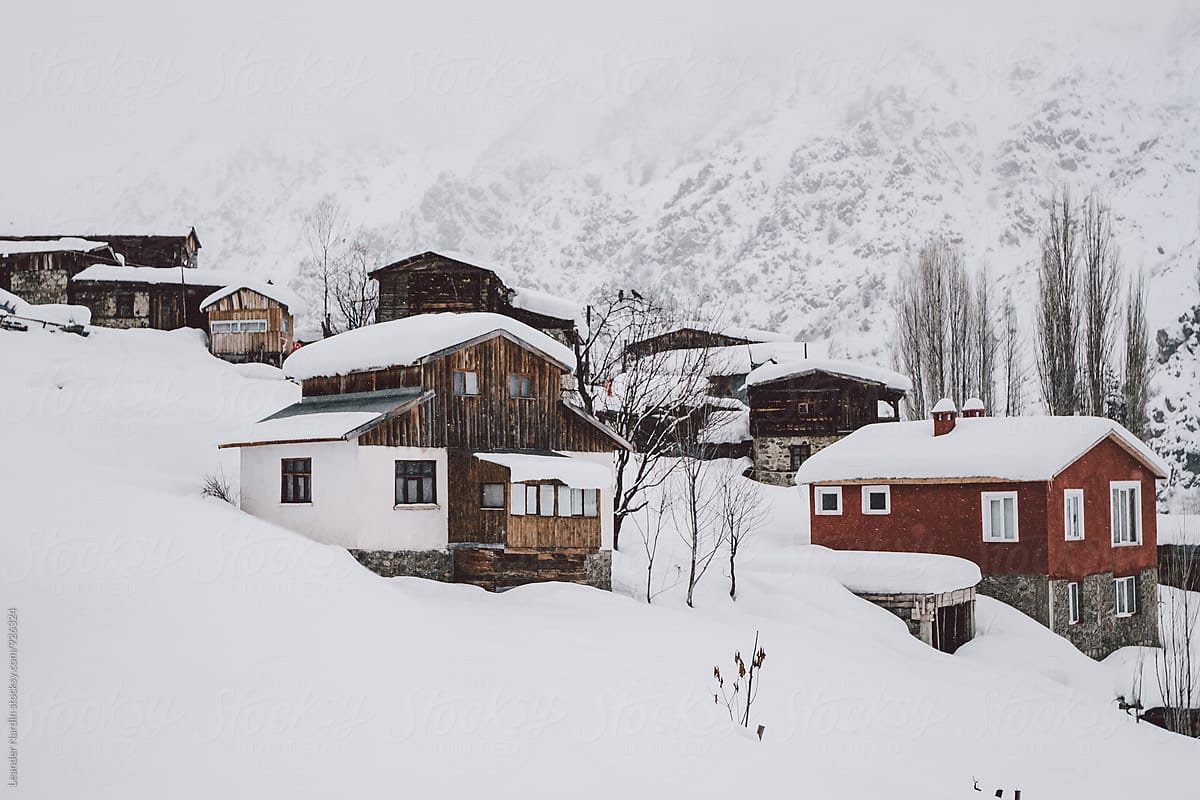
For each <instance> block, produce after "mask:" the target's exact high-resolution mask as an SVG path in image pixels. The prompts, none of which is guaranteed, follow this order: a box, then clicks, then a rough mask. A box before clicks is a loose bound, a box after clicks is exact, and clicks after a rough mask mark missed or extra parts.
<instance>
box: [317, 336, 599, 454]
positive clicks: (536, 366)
mask: <svg viewBox="0 0 1200 800" xmlns="http://www.w3.org/2000/svg"><path fill="white" fill-rule="evenodd" d="M456 370H471V371H474V372H475V373H476V374H477V375H478V376H479V392H480V393H479V394H478V395H475V396H469V397H464V396H458V395H455V394H454V391H453V383H452V381H453V377H452V373H453V372H454V371H456ZM512 373H517V374H524V375H529V376H530V378H531V379H532V381H533V392H534V397H532V398H529V399H517V398H511V397H509V396H508V375H509V374H512ZM562 376H563V370H562V368H561V367H560V366H558V365H557V364H555V363H554V362H552V361H550V360H548V359H546V358H544V357H543V356H541V355H539V354H537V353H534V352H533V351H531V350H527V349H525V348H524V347H521V346H520V345H518V344H515V343H514V342H512V341H510V340H508V339H505V338H503V337H501V336H496V337H493V338H491V339H488V340H486V341H483V342H479V343H478V344H474V345H470V346H468V347H464V348H463V349H461V350H456V351H454V352H451V353H449V354H447V355H445V356H442V357H440V358H436V359H432V360H431V361H428V362H426V363H424V364H420V365H417V366H414V367H391V368H388V369H382V370H373V371H368V372H357V373H352V374H350V375H342V376H336V377H328V378H310V379H309V380H306V381H304V384H303V394H304V396H305V397H316V396H322V395H330V394H346V393H349V392H371V391H380V390H386V389H398V388H402V387H417V386H420V387H423V388H425V389H427V390H432V391H434V392H435V395H436V396H435V397H434V398H433V399H432V400H430V401H428V402H426V403H424V404H423V405H422V406H421V407H420V408H419V409H418V410H417V412H416V413H417V415H418V418H417V419H416V420H412V419H402V418H401V417H397V418H395V419H393V420H389V421H388V422H386V423H384V424H382V425H380V426H379V427H377V428H375V429H373V430H371V431H369V432H367V433H365V434H363V436H362V438H361V439H360V440H359V441H360V443H362V444H368V445H386V446H390V447H405V446H416V447H449V448H451V449H455V448H459V449H470V450H472V451H476V450H480V451H482V450H573V451H579V452H604V451H611V450H613V449H614V448H615V446H616V445H615V444H614V442H613V441H612V440H611V439H609V438H608V436H606V435H605V434H604V433H603V432H602V431H600V430H598V429H597V428H595V427H594V426H592V425H589V424H588V423H587V422H586V421H585V420H583V419H580V418H579V417H578V416H576V415H575V414H572V413H571V412H570V411H568V410H566V409H565V408H563V406H562ZM402 416H403V415H402ZM414 437H415V438H414Z"/></svg>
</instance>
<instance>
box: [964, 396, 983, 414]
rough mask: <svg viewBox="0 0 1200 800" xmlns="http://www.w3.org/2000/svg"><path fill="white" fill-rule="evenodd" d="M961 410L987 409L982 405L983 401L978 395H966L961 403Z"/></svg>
mask: <svg viewBox="0 0 1200 800" xmlns="http://www.w3.org/2000/svg"><path fill="white" fill-rule="evenodd" d="M962 410H963V411H986V410H987V409H986V408H985V407H984V405H983V401H982V400H980V399H979V398H978V397H968V398H967V400H966V402H964V403H963V407H962Z"/></svg>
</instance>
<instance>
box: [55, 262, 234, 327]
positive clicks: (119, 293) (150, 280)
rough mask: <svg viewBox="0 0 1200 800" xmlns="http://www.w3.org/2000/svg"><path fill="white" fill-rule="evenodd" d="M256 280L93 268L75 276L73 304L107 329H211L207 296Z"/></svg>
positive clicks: (198, 272) (184, 271)
mask: <svg viewBox="0 0 1200 800" xmlns="http://www.w3.org/2000/svg"><path fill="white" fill-rule="evenodd" d="M247 280H254V279H253V278H252V277H250V276H248V275H247V274H246V273H244V272H234V271H231V270H215V269H194V268H190V267H131V266H121V265H114V264H93V265H92V266H90V267H88V268H87V269H85V270H83V271H82V272H80V273H78V274H77V275H75V276H74V277H73V278H71V282H70V290H69V297H70V301H71V303H73V304H75V305H81V306H86V307H88V308H90V309H91V311H92V324H93V325H99V326H102V327H106V328H154V329H157V330H163V331H169V330H174V329H175V328H201V329H204V330H207V329H208V317H207V315H206V314H204V313H203V312H202V311H201V310H200V305H201V303H202V302H203V301H204V300H205V298H207V297H209V296H210V295H212V294H213V293H214V292H217V291H219V290H221V289H223V288H225V287H226V286H229V285H235V284H240V283H242V282H245V281H247Z"/></svg>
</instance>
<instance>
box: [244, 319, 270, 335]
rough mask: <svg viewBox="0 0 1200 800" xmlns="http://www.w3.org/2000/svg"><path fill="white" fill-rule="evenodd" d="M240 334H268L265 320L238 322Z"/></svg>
mask: <svg viewBox="0 0 1200 800" xmlns="http://www.w3.org/2000/svg"><path fill="white" fill-rule="evenodd" d="M237 325H238V333H266V332H267V321H266V320H265V319H243V320H239V321H238V324H237Z"/></svg>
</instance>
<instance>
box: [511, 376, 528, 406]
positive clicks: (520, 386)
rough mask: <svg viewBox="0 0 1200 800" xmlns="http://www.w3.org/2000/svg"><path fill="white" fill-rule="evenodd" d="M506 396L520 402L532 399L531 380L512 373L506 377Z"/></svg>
mask: <svg viewBox="0 0 1200 800" xmlns="http://www.w3.org/2000/svg"><path fill="white" fill-rule="evenodd" d="M508 396H509V397H516V398H519V399H522V400H528V399H529V398H531V397H533V378H532V377H530V376H529V375H518V374H516V373H512V374H510V375H509V376H508Z"/></svg>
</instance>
